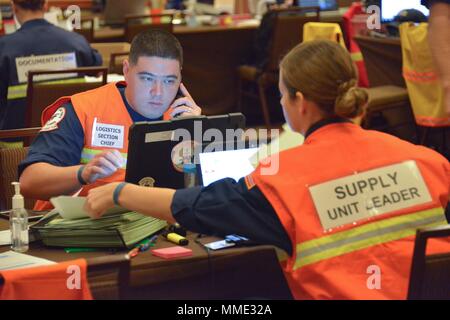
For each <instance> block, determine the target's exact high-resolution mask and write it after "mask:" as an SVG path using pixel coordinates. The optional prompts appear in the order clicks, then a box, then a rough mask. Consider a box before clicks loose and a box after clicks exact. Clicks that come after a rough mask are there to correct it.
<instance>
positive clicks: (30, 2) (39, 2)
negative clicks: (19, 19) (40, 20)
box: [13, 0, 45, 11]
mask: <svg viewBox="0 0 450 320" xmlns="http://www.w3.org/2000/svg"><path fill="white" fill-rule="evenodd" d="M13 2H14V4H15V5H16V6H19V7H20V8H22V9H25V10H31V11H38V10H42V9H43V8H44V4H45V0H13Z"/></svg>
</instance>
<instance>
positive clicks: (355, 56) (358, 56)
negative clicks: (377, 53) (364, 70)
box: [350, 52, 364, 62]
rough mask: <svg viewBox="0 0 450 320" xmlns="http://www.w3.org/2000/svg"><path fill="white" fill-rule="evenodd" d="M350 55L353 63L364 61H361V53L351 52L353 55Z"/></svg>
mask: <svg viewBox="0 0 450 320" xmlns="http://www.w3.org/2000/svg"><path fill="white" fill-rule="evenodd" d="M350 55H351V57H352V60H353V61H355V62H358V61H363V60H364V59H363V55H362V53H361V52H353V53H351V54H350Z"/></svg>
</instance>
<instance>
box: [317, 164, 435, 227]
mask: <svg viewBox="0 0 450 320" xmlns="http://www.w3.org/2000/svg"><path fill="white" fill-rule="evenodd" d="M309 192H310V193H311V196H312V198H313V202H314V205H315V207H316V210H317V213H318V215H319V218H320V222H321V224H322V227H323V229H324V231H327V230H330V229H333V228H337V227H341V226H343V225H347V224H351V223H356V222H357V221H361V220H367V219H370V218H373V217H376V216H379V215H382V214H387V213H390V212H394V211H397V210H402V209H406V208H410V207H413V206H416V205H421V204H425V203H429V202H431V201H432V198H431V196H430V193H429V191H428V188H427V186H426V184H425V182H424V180H423V178H422V175H421V173H420V171H419V169H418V167H417V164H416V162H415V161H406V162H403V163H399V164H395V165H390V166H386V167H382V168H378V169H374V170H369V171H365V172H362V173H358V174H354V175H351V176H347V177H343V178H339V179H336V180H332V181H327V182H325V183H321V184H318V185H315V186H312V187H310V188H309Z"/></svg>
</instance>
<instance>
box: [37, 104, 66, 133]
mask: <svg viewBox="0 0 450 320" xmlns="http://www.w3.org/2000/svg"><path fill="white" fill-rule="evenodd" d="M65 116H66V108H64V107H61V108H58V109H57V110H56V111H55V113H54V114H53V115H52V117H51V118H50V119H49V120H48V121H47V122H46V123H45V125H44V126H43V127H42V129H41V132H48V131H54V130H56V129H58V128H59V127H58V123H60V122H61V121H62V120H63V119H64V117H65Z"/></svg>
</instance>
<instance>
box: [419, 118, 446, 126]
mask: <svg viewBox="0 0 450 320" xmlns="http://www.w3.org/2000/svg"><path fill="white" fill-rule="evenodd" d="M415 118H416V122H417V123H418V124H420V125H421V126H426V127H435V126H437V127H448V126H450V117H445V118H433V117H426V116H419V115H417V116H415Z"/></svg>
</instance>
